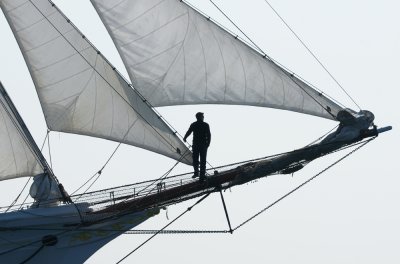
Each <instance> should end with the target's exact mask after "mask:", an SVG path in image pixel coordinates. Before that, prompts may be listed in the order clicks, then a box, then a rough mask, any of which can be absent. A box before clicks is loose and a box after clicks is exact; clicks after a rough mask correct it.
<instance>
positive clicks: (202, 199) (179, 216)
mask: <svg viewBox="0 0 400 264" xmlns="http://www.w3.org/2000/svg"><path fill="white" fill-rule="evenodd" d="M209 195H210V193H207V194H206V195H204V196H203V197H202V198H201V199H200V200H198V201H197V202H196V203H194V204H193V205H192V206H190V207H188V208H187V209H186V210H185V211H184V212H182V213H181V214H180V215H178V216H177V217H175V219H174V220H172V221H171V222H170V223H168V224H167V225H165V226H164V227H163V228H161V229H160V230H159V231H157V232H156V233H155V234H154V235H152V236H151V237H149V238H148V239H147V240H146V241H144V242H143V243H142V244H140V245H139V246H137V247H136V248H135V249H133V250H132V251H130V252H129V253H128V254H126V255H125V256H124V257H123V258H121V259H120V260H119V261H118V262H116V264H118V263H121V262H122V261H124V260H125V259H126V258H127V257H129V256H130V255H131V254H132V253H134V252H135V251H137V250H138V249H139V248H141V247H142V246H144V245H145V244H146V243H147V242H149V241H150V240H151V239H153V238H154V237H155V236H156V235H158V234H159V233H160V232H161V231H162V230H164V229H165V228H167V227H168V226H170V225H171V224H173V223H174V222H175V221H176V220H178V219H179V218H181V217H182V216H183V215H185V214H186V213H187V212H189V211H190V210H192V208H193V207H195V206H196V205H198V204H199V203H201V202H202V201H204V199H206V198H207V197H208V196H209Z"/></svg>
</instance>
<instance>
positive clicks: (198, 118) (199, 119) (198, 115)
mask: <svg viewBox="0 0 400 264" xmlns="http://www.w3.org/2000/svg"><path fill="white" fill-rule="evenodd" d="M196 119H197V120H198V121H203V120H204V114H203V113H202V112H198V113H197V114H196Z"/></svg>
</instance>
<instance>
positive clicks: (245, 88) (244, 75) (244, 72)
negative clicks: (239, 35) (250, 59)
mask: <svg viewBox="0 0 400 264" xmlns="http://www.w3.org/2000/svg"><path fill="white" fill-rule="evenodd" d="M235 40H236V38H235ZM231 43H232V46H233V47H234V48H235V50H236V53H237V55H238V57H239V60H240V65H241V66H242V72H243V81H244V98H243V99H244V101H245V102H246V91H247V78H246V70H245V67H244V64H243V58H242V56H241V55H240V52H239V50H238V48H237V46H236V43H235V41H234V40H231Z"/></svg>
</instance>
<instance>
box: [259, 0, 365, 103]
mask: <svg viewBox="0 0 400 264" xmlns="http://www.w3.org/2000/svg"><path fill="white" fill-rule="evenodd" d="M264 2H265V3H267V4H268V6H269V7H270V8H271V9H272V11H274V13H275V14H276V15H277V16H278V17H279V19H280V20H281V21H282V22H283V24H285V26H286V27H287V28H288V29H289V30H290V31H291V32H292V33H293V35H294V36H295V37H296V38H297V39H298V40H299V41H300V43H301V44H302V45H303V47H304V48H305V49H306V50H307V51H308V52H309V53H310V54H311V56H312V57H313V58H314V59H315V60H316V61H317V62H318V64H319V65H320V66H321V67H322V68H323V69H324V70H325V72H326V73H327V74H328V75H329V76H330V77H331V78H332V80H333V81H334V82H335V83H336V84H337V85H338V86H339V87H340V89H342V91H343V92H344V93H345V94H346V95H347V96H348V97H349V98H350V100H351V101H353V103H354V104H355V105H356V106H357V107H358V108H359V109H360V110H361V107H360V106H359V105H358V104H357V103H356V101H355V100H354V99H353V98H352V97H351V96H350V94H349V93H348V92H347V91H346V90H345V89H344V88H343V86H342V85H341V84H340V83H339V81H338V80H337V79H336V78H335V77H334V76H333V75H332V74H331V72H330V71H329V70H328V68H327V67H326V66H325V65H324V64H323V63H322V62H321V61H320V60H319V59H318V57H317V56H316V55H315V54H314V52H312V51H311V49H310V48H309V47H308V46H307V45H306V44H305V43H304V41H303V40H302V39H301V38H300V37H299V35H298V34H296V32H295V31H294V30H293V29H292V28H291V27H290V26H289V24H288V23H286V21H285V20H284V19H283V17H282V16H281V15H279V13H278V11H276V9H275V8H273V7H272V5H271V4H270V3H269V2H268V0H264Z"/></svg>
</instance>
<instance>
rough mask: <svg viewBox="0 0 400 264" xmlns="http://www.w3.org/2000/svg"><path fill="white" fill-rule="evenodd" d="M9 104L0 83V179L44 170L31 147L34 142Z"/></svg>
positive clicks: (36, 173) (33, 173) (23, 175)
mask: <svg viewBox="0 0 400 264" xmlns="http://www.w3.org/2000/svg"><path fill="white" fill-rule="evenodd" d="M10 104H12V103H11V101H10V100H9V98H8V96H7V94H6V92H5V90H4V89H3V86H2V85H1V83H0V160H1V162H0V180H7V179H14V178H18V177H26V176H35V175H38V174H40V173H43V172H44V169H43V167H42V165H41V163H40V158H39V157H37V155H36V154H35V151H34V149H33V146H32V144H34V143H33V142H31V141H30V139H29V138H28V137H27V135H26V134H25V131H24V128H23V127H22V125H21V123H20V122H21V121H20V120H19V116H18V113H16V112H15V109H14V108H13V107H12V106H10ZM17 116H18V117H17Z"/></svg>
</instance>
